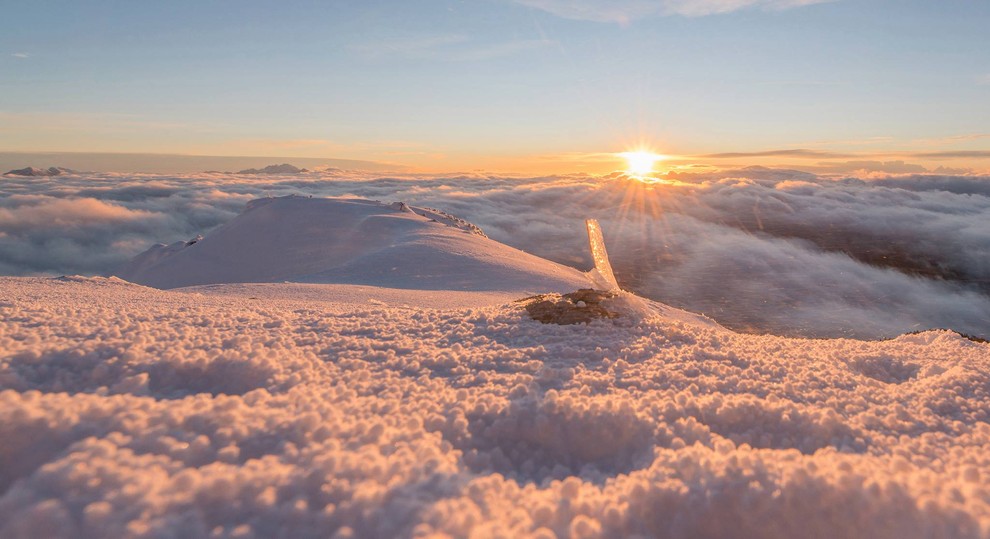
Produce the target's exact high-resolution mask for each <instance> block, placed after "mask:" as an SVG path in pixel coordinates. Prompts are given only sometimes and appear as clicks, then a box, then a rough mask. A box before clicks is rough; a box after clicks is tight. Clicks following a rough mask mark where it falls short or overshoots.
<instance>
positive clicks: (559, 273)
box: [116, 197, 590, 292]
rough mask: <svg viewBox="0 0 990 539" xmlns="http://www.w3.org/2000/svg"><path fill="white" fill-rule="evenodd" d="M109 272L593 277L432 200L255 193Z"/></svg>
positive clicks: (487, 285)
mask: <svg viewBox="0 0 990 539" xmlns="http://www.w3.org/2000/svg"><path fill="white" fill-rule="evenodd" d="M575 233H580V231H576V232H575ZM116 275H117V276H119V277H121V278H123V279H125V280H128V281H131V282H134V283H139V284H144V285H148V286H153V287H156V288H177V287H186V286H192V285H204V284H216V283H264V282H280V281H293V282H305V283H341V284H362V285H374V286H381V287H391V288H407V289H419V290H489V291H490V290H500V291H514V292H518V291H532V292H545V291H571V290H575V289H577V288H581V287H587V286H589V285H590V281H589V280H588V278H587V277H586V276H585V275H584V274H583V273H581V272H579V271H578V270H576V269H573V268H569V267H566V266H562V265H560V264H556V263H553V262H549V261H547V260H544V259H541V258H538V257H535V256H532V255H529V254H527V253H524V252H522V251H519V250H518V249H514V248H512V247H508V246H506V245H504V244H501V243H498V242H496V241H493V240H490V239H488V238H486V237H484V234H483V233H481V231H480V229H478V228H477V227H475V226H474V225H471V224H470V223H467V222H466V221H463V220H460V219H456V218H454V217H452V216H449V215H447V214H444V213H442V212H439V211H437V210H430V209H423V208H411V207H409V206H406V205H404V204H382V203H379V202H374V201H368V200H359V199H341V198H332V199H330V198H307V197H281V198H268V199H259V200H255V201H252V202H251V203H249V205H248V208H247V210H245V212H244V213H242V214H241V215H239V216H238V217H236V218H235V219H233V220H232V221H230V222H229V223H227V224H226V225H224V226H221V227H220V228H218V229H216V230H214V231H213V232H212V233H210V234H209V235H207V237H206V238H203V239H201V240H199V241H195V242H177V243H174V244H172V245H167V246H166V245H157V246H155V247H153V248H151V249H149V250H148V251H146V252H145V253H142V254H141V255H139V256H138V257H136V258H135V259H134V260H132V261H131V263H129V264H128V265H127V266H126V267H124V268H122V269H121V270H120V271H118V272H116Z"/></svg>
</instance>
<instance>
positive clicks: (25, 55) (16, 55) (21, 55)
mask: <svg viewBox="0 0 990 539" xmlns="http://www.w3.org/2000/svg"><path fill="white" fill-rule="evenodd" d="M10 55H11V56H13V57H14V58H30V57H31V55H30V54H28V53H26V52H12V53H10Z"/></svg>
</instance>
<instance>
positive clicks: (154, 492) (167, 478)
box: [0, 278, 990, 538]
mask: <svg viewBox="0 0 990 539" xmlns="http://www.w3.org/2000/svg"><path fill="white" fill-rule="evenodd" d="M280 286H282V285H267V287H265V286H260V285H255V286H253V287H251V289H250V293H251V294H252V296H250V297H248V296H246V295H238V294H224V293H222V287H217V288H216V289H215V290H214V291H215V292H217V293H211V290H210V288H208V287H205V288H199V289H196V290H195V291H184V290H175V291H168V292H165V291H159V290H155V289H150V288H144V287H141V286H137V285H132V284H128V283H125V282H122V281H119V280H116V279H85V278H63V279H41V278H2V279H0V351H2V355H0V440H2V441H3V442H2V443H0V537H4V538H7V537H42V536H44V537H195V536H202V537H211V536H213V537H269V536H292V537H327V536H331V537H333V536H335V537H394V536H429V535H434V536H444V535H447V536H454V537H467V536H472V537H493V536H503V537H525V536H529V537H615V536H620V535H629V536H632V535H638V536H655V537H685V538H686V537H798V536H800V537H892V538H893V537H987V536H990V486H988V485H990V425H988V419H990V415H988V414H990V394H988V392H990V354H988V352H987V350H988V349H987V345H986V344H980V343H975V342H971V341H969V340H966V339H963V338H961V337H959V336H957V335H956V334H954V333H951V332H947V331H934V332H926V333H921V334H917V335H906V336H902V337H899V338H897V339H894V340H891V341H881V342H866V341H854V340H801V339H787V338H779V337H770V336H754V335H742V334H736V333H733V332H730V331H727V330H724V329H722V328H719V327H717V326H714V325H712V324H704V323H696V322H693V321H692V320H691V319H690V318H687V317H683V316H676V313H673V312H672V313H671V315H669V316H668V315H665V314H657V315H654V316H652V317H647V318H639V317H637V316H628V317H626V318H624V319H617V320H615V321H596V322H594V323H592V324H590V325H577V326H556V325H543V324H540V323H538V322H535V321H532V320H529V319H528V318H527V317H526V316H525V313H524V311H523V310H522V309H521V308H520V307H519V306H518V305H513V304H510V303H507V304H503V305H493V306H488V307H472V308H459V309H442V310H433V309H412V308H405V307H399V306H390V305H385V304H382V303H381V302H377V301H376V302H371V301H369V302H368V303H367V304H365V305H361V304H358V303H328V302H321V301H311V300H308V299H306V298H297V299H277V297H278V295H279V287H280ZM311 286H316V285H311ZM327 286H328V288H329V289H332V288H333V287H332V286H330V285H327Z"/></svg>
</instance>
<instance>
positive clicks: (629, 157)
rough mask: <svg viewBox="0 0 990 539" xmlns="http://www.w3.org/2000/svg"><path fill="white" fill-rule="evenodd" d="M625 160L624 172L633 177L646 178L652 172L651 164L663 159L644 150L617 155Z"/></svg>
mask: <svg viewBox="0 0 990 539" xmlns="http://www.w3.org/2000/svg"><path fill="white" fill-rule="evenodd" d="M619 155H620V156H622V157H624V158H625V159H626V163H627V166H626V172H628V173H630V174H632V175H634V176H647V175H649V174H650V173H651V172H653V164H654V163H656V162H657V161H659V160H661V159H663V156H662V155H657V154H655V153H653V152H649V151H646V150H636V151H634V152H623V153H620V154H619Z"/></svg>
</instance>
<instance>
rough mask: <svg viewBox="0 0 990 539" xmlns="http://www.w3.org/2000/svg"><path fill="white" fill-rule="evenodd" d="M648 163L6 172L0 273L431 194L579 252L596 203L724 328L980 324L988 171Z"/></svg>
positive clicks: (497, 230) (622, 237)
mask: <svg viewBox="0 0 990 539" xmlns="http://www.w3.org/2000/svg"><path fill="white" fill-rule="evenodd" d="M903 166H905V167H908V165H903ZM659 180H660V181H658V182H657V183H653V184H644V183H642V182H639V181H635V180H630V179H628V178H625V177H624V176H622V175H620V174H616V175H611V176H605V177H600V176H592V175H585V174H575V175H567V176H544V177H535V178H524V177H501V176H489V175H485V174H469V175H459V176H456V177H451V176H444V175H397V176H391V177H381V176H379V175H376V173H371V172H368V173H360V172H342V171H331V172H325V173H311V174H303V175H295V176H291V175H290V176H269V177H264V176H262V177H258V176H253V177H244V176H236V175H226V174H191V175H172V176H169V175H121V174H97V175H79V176H64V177H59V178H4V180H3V182H2V183H0V200H2V203H0V216H2V217H0V223H2V226H0V273H3V274H18V275H24V274H33V273H49V274H51V273H64V274H73V273H85V274H92V273H107V272H111V271H112V270H113V269H114V268H115V267H117V266H118V265H120V264H122V263H123V262H125V261H126V260H127V259H129V258H130V257H132V256H134V255H136V254H137V253H139V252H141V251H143V250H145V249H147V248H148V247H149V246H150V245H152V244H154V243H158V242H162V243H171V242H174V241H178V240H186V239H189V238H191V237H194V236H195V235H196V234H201V233H208V232H209V231H210V230H211V229H212V228H214V227H216V226H218V225H219V224H222V223H224V222H226V221H227V220H229V219H231V218H232V217H233V216H235V215H236V214H237V213H238V212H240V211H241V209H242V208H243V206H244V204H245V203H246V202H247V201H248V200H251V199H252V198H255V197H260V196H266V195H273V196H279V195H287V194H309V195H314V196H344V195H348V196H358V197H365V198H371V199H376V200H384V201H394V200H404V201H406V202H409V203H414V204H417V205H421V206H429V207H435V208H440V209H443V210H445V211H448V212H450V213H453V214H455V215H458V216H459V217H463V218H465V219H468V220H469V221H472V222H474V223H475V224H478V225H479V226H481V227H482V229H484V230H485V232H486V233H487V234H488V235H489V236H490V237H492V238H493V239H495V240H498V241H501V242H504V243H507V244H509V245H512V246H514V247H517V248H521V249H523V250H526V251H528V252H531V253H533V254H536V255H539V256H543V257H546V258H549V259H551V260H555V261H557V262H562V263H565V264H569V265H573V266H577V267H580V268H585V269H586V268H589V267H590V264H591V260H590V258H589V256H588V254H587V247H586V240H585V239H584V236H583V220H584V219H585V218H588V217H594V218H597V219H599V220H600V221H601V222H602V225H603V227H604V230H605V235H606V240H607V242H608V247H609V253H610V254H611V256H612V262H613V265H614V266H615V268H616V272H617V275H618V276H619V279H620V282H622V283H623V285H624V286H626V287H627V288H629V289H631V290H634V291H637V292H639V293H642V294H645V295H648V296H650V297H652V298H655V299H657V300H659V301H664V302H668V303H672V304H674V305H677V306H680V307H684V308H687V309H690V310H695V311H702V312H705V313H706V314H710V315H712V316H714V317H715V318H716V319H718V320H720V321H722V322H724V323H726V324H728V325H730V326H732V327H735V328H742V329H749V330H753V331H772V332H775V333H781V334H790V335H805V336H819V337H822V336H857V337H881V336H883V337H888V336H893V335H897V334H898V333H901V332H904V331H910V330H914V329H923V328H928V327H942V326H946V327H952V328H954V329H957V330H960V331H964V332H967V333H973V334H979V335H984V336H988V335H990V266H987V265H986V260H990V225H988V223H990V187H988V186H990V178H987V177H978V176H957V175H950V174H941V175H934V174H907V175H904V174H902V175H899V176H890V175H883V176H881V177H878V178H867V179H855V178H846V179H843V180H833V179H827V178H824V177H820V176H818V175H816V174H813V173H808V172H797V171H789V170H775V169H768V168H762V167H749V168H744V169H733V170H701V171H695V172H677V173H671V174H669V175H665V176H661V177H660V178H659Z"/></svg>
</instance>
